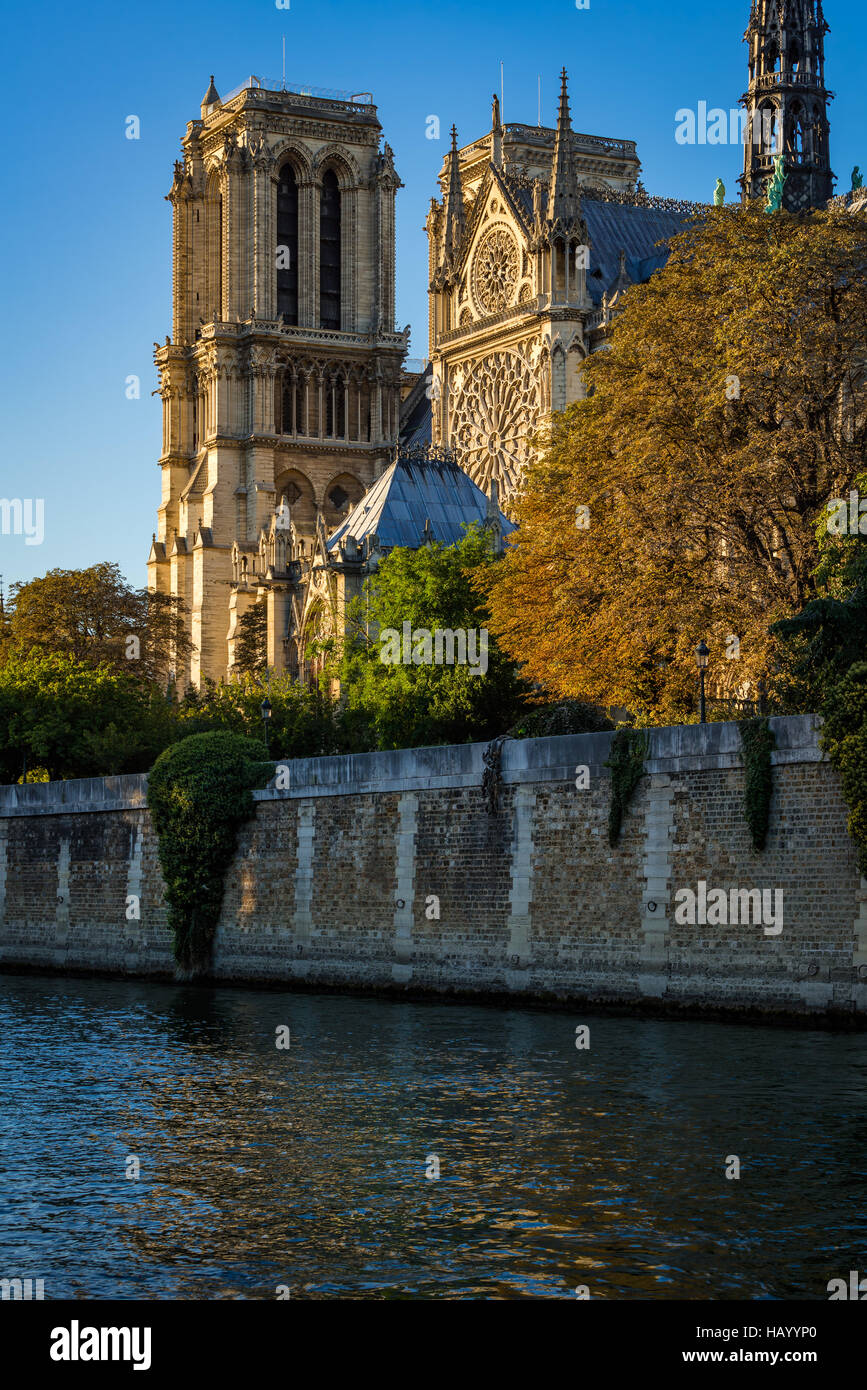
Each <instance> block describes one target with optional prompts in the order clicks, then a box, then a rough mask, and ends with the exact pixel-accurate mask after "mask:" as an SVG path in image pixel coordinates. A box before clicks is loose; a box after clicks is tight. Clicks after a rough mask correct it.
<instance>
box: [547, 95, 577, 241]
mask: <svg viewBox="0 0 867 1390" xmlns="http://www.w3.org/2000/svg"><path fill="white" fill-rule="evenodd" d="M579 202H580V199H579V194H578V180H577V178H576V177H575V162H574V160H573V158H572V119H571V117H570V115H569V92H568V88H567V86H566V69H565V68H564V69H563V71H562V73H561V74H560V110H559V112H558V115H557V133H556V135H555V137H554V158H553V161H552V164H551V188H550V191H549V194H548V217H549V218H550V220H551V221H552V222H556V221H558V220H560V221H563V222H567V221H571V220H572V219H574V218H576V217H578V216H579Z"/></svg>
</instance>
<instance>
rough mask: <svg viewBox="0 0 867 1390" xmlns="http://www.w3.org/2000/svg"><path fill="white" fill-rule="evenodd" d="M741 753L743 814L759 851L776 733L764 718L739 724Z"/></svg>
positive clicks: (762, 844) (762, 843)
mask: <svg viewBox="0 0 867 1390" xmlns="http://www.w3.org/2000/svg"><path fill="white" fill-rule="evenodd" d="M740 734H741V746H742V748H743V754H744V773H745V790H744V814H745V815H746V820H747V825H748V826H749V828H750V833H751V835H752V837H753V849H754V850H756V852H757V853H760V852H761V851H762V850H763V849H764V847H765V844H766V843H767V839H768V823H769V820H770V810H771V793H772V791H773V789H774V774H773V769H772V767H771V753H772V752H773V751H774V748H775V747H776V744H777V740H776V736H775V734H774V732H773V730H772V729H771V727H770V725H769V723H768V721H767V719H746V720H744V721H743V722H742V723H741V725H740Z"/></svg>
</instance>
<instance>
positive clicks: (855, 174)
mask: <svg viewBox="0 0 867 1390" xmlns="http://www.w3.org/2000/svg"><path fill="white" fill-rule="evenodd" d="M863 187H864V176H863V174H862V173H861V170H860V169H859V167H858V165H857V164H856V165H855V168H854V169H853V170H852V192H853V193H857V192H858V189H859V188H863Z"/></svg>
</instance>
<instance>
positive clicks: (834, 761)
mask: <svg viewBox="0 0 867 1390" xmlns="http://www.w3.org/2000/svg"><path fill="white" fill-rule="evenodd" d="M822 715H823V719H824V727H823V729H822V734H821V744H822V747H823V748H824V750H825V752H826V753H827V754H828V757H829V759H830V761H831V765H832V766H833V767H834V768H835V769H836V771H837V773H838V775H839V777H840V786H841V789H842V792H843V796H844V797H845V798H846V804H847V806H848V807H849V820H848V830H849V834H850V835H851V836H852V839H853V840H854V841H855V843H856V845H857V846H858V864H859V867H860V869H861V873H862V874H863V875H864V876H865V877H867V662H865V661H857V662H855V663H854V665H852V666H850V667H849V670H848V671H847V672H846V674H845V676H844V677H843V679H842V680H841V681H838V682H837V684H836V685H835V686H833V688H832V689H831V690H830V691H829V693H828V696H827V698H826V700H825V703H824V706H823V709H822Z"/></svg>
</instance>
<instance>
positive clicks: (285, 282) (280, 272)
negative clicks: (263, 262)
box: [277, 164, 298, 324]
mask: <svg viewBox="0 0 867 1390" xmlns="http://www.w3.org/2000/svg"><path fill="white" fill-rule="evenodd" d="M281 314H283V315H285V317H286V321H287V323H295V324H297V322H298V180H297V179H296V177H295V170H294V169H293V168H292V165H291V164H284V165H283V168H282V169H281V170H280V175H279V178H278V180H277V317H278V318H279V317H280V315H281Z"/></svg>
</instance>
